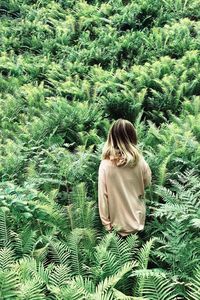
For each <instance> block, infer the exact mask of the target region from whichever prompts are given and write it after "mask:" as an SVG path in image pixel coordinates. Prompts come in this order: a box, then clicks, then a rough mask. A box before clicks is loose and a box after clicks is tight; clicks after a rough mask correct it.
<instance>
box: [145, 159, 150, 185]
mask: <svg viewBox="0 0 200 300" xmlns="http://www.w3.org/2000/svg"><path fill="white" fill-rule="evenodd" d="M143 180H144V187H147V186H148V185H151V184H152V172H151V169H150V167H149V165H148V163H147V162H146V161H145V160H144V168H143Z"/></svg>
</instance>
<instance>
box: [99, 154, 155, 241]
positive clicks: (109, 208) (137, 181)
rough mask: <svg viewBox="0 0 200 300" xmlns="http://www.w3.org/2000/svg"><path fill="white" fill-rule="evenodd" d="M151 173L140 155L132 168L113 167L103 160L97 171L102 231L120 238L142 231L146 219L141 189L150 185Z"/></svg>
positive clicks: (108, 161)
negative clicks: (118, 235) (112, 232)
mask: <svg viewBox="0 0 200 300" xmlns="http://www.w3.org/2000/svg"><path fill="white" fill-rule="evenodd" d="M151 180H152V172H151V169H150V167H149V165H148V163H147V162H146V161H145V159H144V157H143V156H141V155H140V159H139V161H138V163H137V165H136V166H135V167H133V168H132V167H128V166H120V167H118V166H116V165H115V163H114V162H113V161H112V160H109V159H103V160H101V163H100V165H99V171H98V208H99V215H100V218H101V222H102V224H103V225H104V226H105V229H106V230H111V229H112V228H114V229H115V230H116V231H117V232H118V233H119V234H120V235H122V236H126V235H128V234H130V233H135V232H137V231H140V230H143V228H144V224H145V218H146V205H145V201H144V195H145V191H144V189H145V187H146V186H148V185H151V184H152V182H151Z"/></svg>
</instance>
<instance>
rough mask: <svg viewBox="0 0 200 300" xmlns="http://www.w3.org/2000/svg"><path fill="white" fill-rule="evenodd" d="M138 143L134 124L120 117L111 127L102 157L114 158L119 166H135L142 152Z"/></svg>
mask: <svg viewBox="0 0 200 300" xmlns="http://www.w3.org/2000/svg"><path fill="white" fill-rule="evenodd" d="M136 144H137V134H136V130H135V128H134V126H133V124H132V123H131V122H129V121H128V120H125V119H121V118H120V119H118V120H116V121H114V122H113V123H112V125H111V127H110V130H109V132H108V137H107V140H106V142H105V144H104V147H103V149H102V155H101V159H110V160H113V161H114V162H115V164H116V165H117V166H130V167H134V166H136V164H137V163H138V160H139V157H140V154H141V153H140V151H139V149H137V147H136Z"/></svg>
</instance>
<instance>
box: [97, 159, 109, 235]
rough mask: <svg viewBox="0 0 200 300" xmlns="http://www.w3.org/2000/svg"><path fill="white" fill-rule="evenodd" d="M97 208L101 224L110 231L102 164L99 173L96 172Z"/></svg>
mask: <svg viewBox="0 0 200 300" xmlns="http://www.w3.org/2000/svg"><path fill="white" fill-rule="evenodd" d="M98 207H99V215H100V218H101V222H102V224H103V225H104V227H105V229H106V230H111V229H112V226H111V223H110V216H109V205H108V193H107V186H106V176H105V169H104V168H103V166H102V163H101V164H100V166H99V172H98Z"/></svg>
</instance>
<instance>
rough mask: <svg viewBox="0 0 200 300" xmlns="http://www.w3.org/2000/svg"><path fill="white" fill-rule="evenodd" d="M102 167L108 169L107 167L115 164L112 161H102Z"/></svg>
mask: <svg viewBox="0 0 200 300" xmlns="http://www.w3.org/2000/svg"><path fill="white" fill-rule="evenodd" d="M100 165H101V166H104V167H107V166H113V162H112V161H111V160H110V159H108V158H107V159H102V160H101V162H100Z"/></svg>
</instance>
